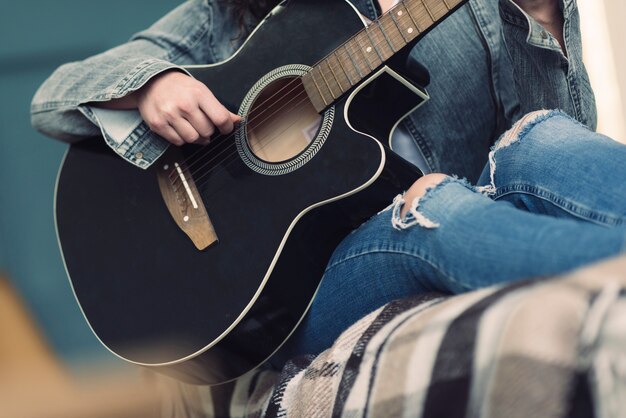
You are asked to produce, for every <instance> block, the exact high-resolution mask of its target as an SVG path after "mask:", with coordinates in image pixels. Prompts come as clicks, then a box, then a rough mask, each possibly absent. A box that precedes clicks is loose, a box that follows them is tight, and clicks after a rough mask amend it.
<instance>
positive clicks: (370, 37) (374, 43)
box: [365, 27, 385, 63]
mask: <svg viewBox="0 0 626 418" xmlns="http://www.w3.org/2000/svg"><path fill="white" fill-rule="evenodd" d="M367 29H368V28H367V27H366V28H365V33H366V34H367V37H368V38H369V40H370V42H371V43H372V45H373V46H374V50H375V51H376V54H378V58H380V62H381V63H382V62H384V61H385V58H384V57H383V56H382V55H381V54H380V51H379V50H378V47H377V43H376V41H375V40H374V39H372V35H371V34H370V31H369V30H367Z"/></svg>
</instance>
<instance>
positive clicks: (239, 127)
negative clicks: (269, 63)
mask: <svg viewBox="0 0 626 418" xmlns="http://www.w3.org/2000/svg"><path fill="white" fill-rule="evenodd" d="M403 3H404V2H401V3H399V4H398V5H396V6H394V7H393V8H391V9H390V10H389V11H388V12H387V13H390V12H391V11H392V10H393V9H395V8H396V7H398V6H400V5H403ZM405 9H406V10H407V11H408V8H407V7H406V6H405ZM407 14H408V15H410V13H407ZM383 16H384V15H383ZM381 17H382V16H381ZM412 20H413V19H412ZM394 23H395V20H394ZM433 23H435V22H433ZM395 24H396V27H397V26H398V25H397V23H395ZM369 27H370V26H369V25H368V26H366V27H365V28H364V29H363V30H362V31H359V32H357V33H356V34H355V35H353V36H352V37H350V38H349V39H348V40H346V41H345V42H344V43H343V44H341V45H340V46H338V47H337V48H336V49H335V50H334V51H333V52H331V53H330V54H328V55H327V56H326V57H325V58H322V59H321V60H320V61H319V63H321V62H322V61H324V60H325V59H327V58H328V57H330V56H331V55H332V54H336V51H337V50H338V49H339V48H341V47H342V46H344V45H345V44H347V43H348V42H349V41H351V40H352V39H355V38H356V37H357V36H359V35H361V34H362V33H363V31H365V32H366V33H368V32H367V29H368V28H369ZM397 29H398V34H400V35H401V34H402V32H401V31H400V28H399V27H397ZM416 30H417V31H418V35H419V34H420V33H421V31H420V30H419V29H418V28H416ZM381 32H382V30H381ZM382 33H383V35H384V32H382ZM390 36H391V40H394V41H397V40H401V41H402V42H404V43H405V44H406V43H407V41H406V39H405V38H404V36H402V35H401V36H397V35H390ZM368 38H369V39H371V36H369V33H368ZM385 43H387V44H389V47H390V48H391V50H392V51H393V52H394V53H395V52H397V51H395V48H394V47H393V43H392V42H390V41H388V40H387V39H384V40H383V39H380V40H379V42H374V43H373V46H374V48H377V47H378V46H380V45H382V44H385ZM360 44H361V43H360V42H359V45H360ZM345 50H346V52H347V54H344V53H343V51H342V52H341V54H342V55H341V57H342V58H346V57H347V56H349V51H347V48H345ZM355 51H356V50H353V52H355ZM358 51H359V52H361V54H363V56H364V57H365V60H360V61H365V62H366V63H367V66H368V67H370V69H372V70H373V69H375V68H377V67H372V66H371V64H370V61H369V60H368V59H367V55H366V54H365V53H363V51H362V49H361V48H359V49H358ZM382 63H384V61H382V60H381V64H379V65H382ZM317 65H318V64H315V66H317ZM329 68H331V72H332V67H330V64H329ZM357 69H358V68H357ZM320 72H321V70H320ZM344 73H345V71H344ZM346 78H347V79H348V81H350V79H349V77H348V76H347V73H346ZM299 79H300V78H296V79H294V80H292V81H291V82H289V83H287V84H286V85H285V86H284V87H282V88H281V89H280V90H279V91H278V92H276V93H274V94H273V95H272V96H270V97H269V98H268V99H266V100H265V101H264V103H265V102H267V101H268V100H270V99H271V98H272V97H274V96H276V95H277V94H279V93H280V91H282V90H284V89H285V88H287V87H288V86H289V85H293V84H294V83H297V82H298V80H299ZM350 83H351V82H350ZM351 84H352V83H351ZM337 85H338V87H340V88H341V86H340V84H339V83H338V82H337ZM297 87H298V85H296V86H295V87H294V88H292V89H291V90H290V92H291V91H293V90H295V88H297ZM328 87H329V88H328V91H329V92H330V93H331V94H332V91H331V89H330V86H328ZM290 92H288V93H290ZM304 92H306V91H304ZM300 94H301V93H300ZM320 95H321V92H320ZM305 100H306V99H305ZM263 112H264V111H262V112H261V113H260V114H259V115H258V116H256V118H258V117H259V116H260V115H261V114H262V113H263ZM275 113H277V112H275ZM270 116H271V115H270ZM253 119H254V118H253ZM268 119H269V118H268ZM251 122H252V119H250V120H246V123H245V124H243V126H241V124H240V126H238V128H237V130H236V131H235V132H232V133H231V134H230V135H229V136H228V138H230V137H232V136H234V134H236V133H237V132H239V130H241V129H243V128H244V127H245V126H247V124H249V123H251ZM219 137H220V135H218V137H216V138H215V139H214V140H213V141H211V142H214V141H215V140H217V139H219ZM202 150H204V147H202V148H201V150H198V151H196V152H195V153H194V154H192V155H191V156H190V157H187V158H186V159H185V160H184V161H183V163H185V162H186V161H189V160H190V159H191V158H193V156H194V155H197V154H198V153H199V152H200V151H202ZM206 151H207V152H206V153H205V155H202V156H200V157H199V158H198V160H201V159H202V158H204V157H205V156H207V154H210V151H211V150H206ZM196 162H197V161H196ZM196 162H194V164H195V163H196ZM205 165H206V164H205ZM203 167H204V165H203ZM185 171H189V167H186V168H185ZM196 173H197V171H196ZM172 174H176V173H175V172H174V170H172V172H171V173H170V176H171V175H172ZM194 174H195V173H192V174H191V176H193V175H194ZM170 180H171V177H170Z"/></svg>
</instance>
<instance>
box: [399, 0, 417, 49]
mask: <svg viewBox="0 0 626 418" xmlns="http://www.w3.org/2000/svg"><path fill="white" fill-rule="evenodd" d="M396 7H397V9H394V11H396V10H397V11H396V13H395V14H396V15H397V16H398V24H399V25H400V27H402V29H403V33H404V34H406V35H407V37H408V39H407V42H411V41H412V40H413V39H415V38H416V37H417V35H419V28H418V27H417V25H415V21H414V20H413V17H411V15H410V13H409V11H408V10H407V8H406V6H405V5H404V2H400V3H398V5H397V6H396Z"/></svg>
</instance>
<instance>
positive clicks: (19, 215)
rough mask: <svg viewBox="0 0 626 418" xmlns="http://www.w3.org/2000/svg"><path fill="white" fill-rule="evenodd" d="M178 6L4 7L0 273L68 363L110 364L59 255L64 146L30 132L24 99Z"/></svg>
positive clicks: (145, 1)
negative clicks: (57, 188) (64, 67)
mask: <svg viewBox="0 0 626 418" xmlns="http://www.w3.org/2000/svg"><path fill="white" fill-rule="evenodd" d="M180 2H181V1H176V0H107V1H94V0H83V1H78V0H52V1H46V0H19V1H17V0H12V1H7V0H0V270H1V271H4V272H5V273H7V275H8V276H9V277H10V278H11V279H12V281H13V283H14V285H15V287H16V288H17V289H18V291H19V292H20V294H21V296H22V297H23V298H24V299H25V301H26V303H27V306H28V308H29V309H30V311H31V312H32V314H33V315H34V317H35V319H36V320H37V321H38V323H39V325H40V326H41V327H42V329H43V331H44V333H45V335H46V336H47V337H48V340H49V341H50V343H51V345H52V347H53V349H54V350H55V351H56V352H57V354H59V355H60V356H61V358H62V359H63V360H65V361H66V362H67V364H69V365H73V364H77V363H78V362H79V361H80V360H85V359H91V360H93V359H94V358H99V359H108V358H109V357H111V356H110V355H109V354H108V353H107V352H106V351H105V349H104V348H102V347H100V346H99V343H98V342H97V340H96V338H95V337H94V336H93V335H92V334H91V332H90V331H89V329H88V327H87V325H86V323H85V322H84V320H83V318H82V316H81V314H80V311H79V309H78V306H77V304H76V302H75V300H74V297H73V295H72V293H71V289H70V286H69V284H68V280H67V277H66V275H65V271H64V268H63V264H62V261H61V257H60V253H59V249H58V247H57V241H56V235H55V230H54V222H53V207H52V206H53V194H54V184H55V178H56V174H57V170H58V167H59V164H60V162H61V158H62V156H63V153H64V151H65V149H66V145H65V144H63V143H60V142H57V141H55V140H52V139H50V138H46V137H44V136H43V135H41V134H39V133H37V132H35V131H34V130H33V129H32V128H31V126H30V115H29V106H30V100H31V98H32V96H33V94H34V93H35V91H36V89H37V87H38V86H39V85H40V84H41V83H42V82H43V81H44V80H45V79H46V78H47V77H48V75H50V73H51V72H52V71H53V70H54V69H55V68H56V67H58V66H59V65H61V64H63V63H64V62H67V61H74V60H80V59H82V58H85V57H87V56H89V55H93V54H95V53H98V52H100V51H102V50H105V49H107V48H110V47H112V46H115V45H117V44H119V43H122V42H124V41H125V40H127V39H128V38H129V37H130V36H131V35H132V34H133V33H134V32H137V31H139V30H141V29H143V28H144V27H147V26H149V25H150V24H151V23H152V22H154V21H156V20H157V19H158V18H159V17H160V16H162V15H163V14H165V13H166V12H167V11H168V10H170V9H172V8H174V7H175V6H176V5H177V4H179V3H180ZM0 338H10V336H8V335H4V334H2V330H0Z"/></svg>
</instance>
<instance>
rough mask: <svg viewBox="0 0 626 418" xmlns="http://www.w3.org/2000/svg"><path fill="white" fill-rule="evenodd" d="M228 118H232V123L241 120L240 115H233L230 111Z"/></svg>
mask: <svg viewBox="0 0 626 418" xmlns="http://www.w3.org/2000/svg"><path fill="white" fill-rule="evenodd" d="M230 120H232V121H233V123H237V122H241V116H239V115H235V114H234V113H231V114H230Z"/></svg>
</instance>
